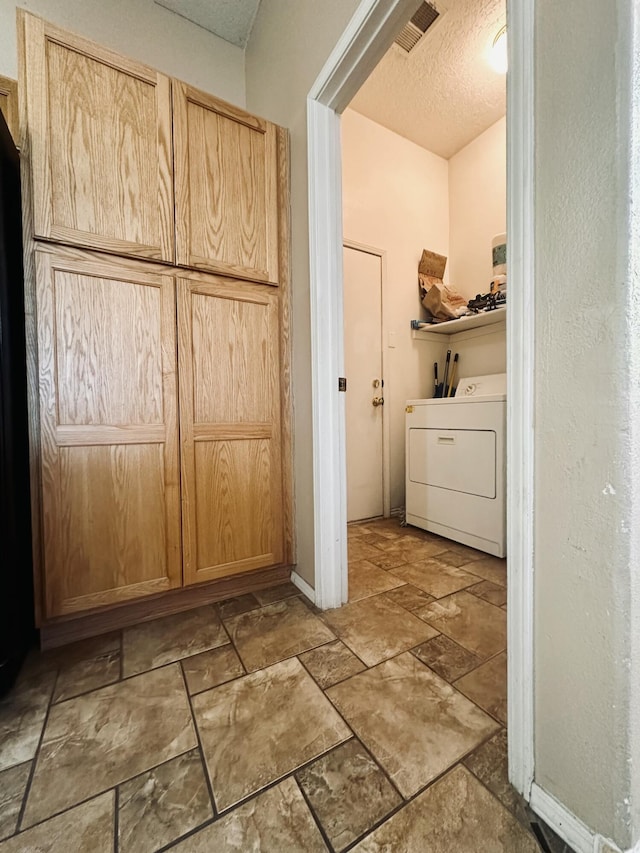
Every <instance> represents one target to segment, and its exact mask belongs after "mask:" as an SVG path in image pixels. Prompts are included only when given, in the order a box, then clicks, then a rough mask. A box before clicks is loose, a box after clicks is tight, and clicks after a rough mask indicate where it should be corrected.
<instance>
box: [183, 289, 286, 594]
mask: <svg viewBox="0 0 640 853" xmlns="http://www.w3.org/2000/svg"><path fill="white" fill-rule="evenodd" d="M178 366H179V376H180V423H181V459H182V502H183V552H184V580H185V583H198V582H200V581H205V580H211V579H213V578H217V577H224V576H227V575H232V574H235V573H237V572H241V571H245V570H248V569H257V568H262V567H264V566H270V565H275V564H278V563H280V562H281V561H282V556H283V534H282V468H281V448H280V385H279V339H278V295H277V293H275V292H274V291H271V290H269V289H268V288H265V287H260V286H256V285H251V284H247V283H239V282H234V281H232V280H230V279H221V278H215V279H214V278H213V277H212V278H211V279H209V280H208V281H207V282H203V281H201V280H198V281H195V280H189V279H186V278H184V279H179V280H178Z"/></svg>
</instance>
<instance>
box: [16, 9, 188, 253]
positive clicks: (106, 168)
mask: <svg viewBox="0 0 640 853" xmlns="http://www.w3.org/2000/svg"><path fill="white" fill-rule="evenodd" d="M20 20H21V21H22V24H23V27H24V50H25V53H26V75H27V80H26V81H25V82H26V93H27V102H26V109H27V121H28V129H29V156H30V161H31V168H32V179H33V226H34V236H35V237H37V238H38V237H39V238H43V239H46V240H53V241H56V242H60V243H70V244H73V245H79V246H83V247H86V248H92V249H99V250H101V251H104V252H114V253H116V254H120V255H130V256H134V257H143V258H150V259H155V260H161V261H167V262H169V263H173V260H174V239H173V237H174V235H173V175H172V161H171V81H170V79H169V78H168V77H166V76H165V75H164V74H160V73H158V72H157V71H154V70H153V69H151V68H147V67H146V66H144V65H141V64H140V63H138V62H133V61H132V60H129V59H126V58H125V57H123V56H120V55H119V54H116V53H114V52H113V51H110V50H107V49H106V48H102V47H99V46H98V45H96V44H94V43H93V42H90V41H87V40H86V39H82V38H80V37H78V36H74V35H71V34H70V33H68V32H66V31H64V30H60V29H59V28H58V27H55V26H52V25H51V24H48V23H46V22H45V21H43V20H42V19H40V18H36V17H34V16H32V15H23V16H21V19H20Z"/></svg>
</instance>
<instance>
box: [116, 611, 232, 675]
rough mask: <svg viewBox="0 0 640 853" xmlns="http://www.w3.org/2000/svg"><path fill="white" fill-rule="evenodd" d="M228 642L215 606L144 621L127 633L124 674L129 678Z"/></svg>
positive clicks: (124, 646) (124, 641) (124, 648)
mask: <svg viewBox="0 0 640 853" xmlns="http://www.w3.org/2000/svg"><path fill="white" fill-rule="evenodd" d="M228 642H229V638H228V637H227V635H226V633H225V630H224V628H223V627H222V623H221V622H220V619H219V617H218V614H217V613H216V609H215V607H214V606H213V605H212V604H208V605H206V606H205V607H198V609H197V610H188V611H187V612H185V613H174V614H172V615H171V616H163V617H162V619H154V620H153V621H152V622H142V623H141V624H140V625H134V626H133V627H132V628H125V630H124V631H123V634H122V653H123V663H122V670H123V675H124V677H125V678H126V677H127V676H129V675H135V674H136V673H138V672H145V671H146V670H148V669H153V668H154V667H157V666H163V665H164V664H165V663H171V662H172V661H176V660H180V658H186V657H188V656H189V655H197V654H199V653H200V652H205V651H207V649H215V648H217V647H218V646H222V645H224V644H225V643H228Z"/></svg>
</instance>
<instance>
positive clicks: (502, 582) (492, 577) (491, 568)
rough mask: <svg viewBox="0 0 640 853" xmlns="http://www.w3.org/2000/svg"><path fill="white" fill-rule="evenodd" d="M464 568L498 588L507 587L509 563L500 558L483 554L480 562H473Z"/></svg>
mask: <svg viewBox="0 0 640 853" xmlns="http://www.w3.org/2000/svg"><path fill="white" fill-rule="evenodd" d="M464 568H465V569H466V570H467V571H469V572H473V574H474V575H478V577H479V578H484V579H485V580H486V581H490V582H491V583H495V584H497V585H498V586H506V585H507V561H506V560H501V559H500V558H499V557H492V556H490V555H488V554H483V555H482V557H481V559H480V560H478V559H474V560H473V562H470V563H465V565H464Z"/></svg>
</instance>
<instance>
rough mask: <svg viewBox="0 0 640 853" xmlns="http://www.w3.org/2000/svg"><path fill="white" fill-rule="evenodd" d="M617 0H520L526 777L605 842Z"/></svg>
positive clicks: (623, 132)
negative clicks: (531, 633) (528, 65)
mask: <svg viewBox="0 0 640 853" xmlns="http://www.w3.org/2000/svg"><path fill="white" fill-rule="evenodd" d="M634 7H635V4H633V3H624V2H620V3H606V4H598V3H590V4H589V12H588V14H585V4H584V0H567V2H564V3H557V2H556V0H536V124H535V126H536V164H535V167H536V179H535V196H536V268H537V269H536V282H535V287H536V294H535V300H536V313H535V322H536V436H535V447H536V468H535V478H536V506H535V513H536V514H535V596H536V598H535V693H536V720H535V757H536V771H535V775H536V782H537V783H538V784H539V785H541V786H542V787H543V788H544V789H545V790H547V791H548V792H550V793H551V794H553V795H554V796H555V797H556V798H558V799H559V800H560V801H561V802H562V803H564V804H565V805H566V806H567V807H568V808H569V809H570V810H571V811H572V812H573V813H574V814H576V815H577V816H578V817H579V818H581V819H582V820H583V821H584V822H585V823H586V824H587V825H588V826H590V827H591V828H593V829H595V830H597V831H599V832H600V833H602V834H604V835H605V836H610V837H613V838H614V840H615V841H616V842H617V843H618V845H619V846H620V847H621V848H622V849H626V848H627V847H629V846H631V844H632V843H633V842H634V841H637V840H638V831H639V826H638V807H639V803H638V794H639V793H640V791H639V790H638V783H637V780H638V769H637V762H638V761H639V760H640V754H638V747H639V746H640V744H639V743H638V727H639V725H640V708H639V707H638V706H637V704H636V705H635V707H634V706H633V703H632V701H631V696H632V694H633V692H634V691H635V693H636V694H637V692H638V675H637V666H638V659H637V645H636V656H634V655H633V654H632V638H633V636H634V635H635V638H636V641H635V642H636V643H637V638H638V630H639V629H638V619H639V618H640V602H639V601H638V590H637V587H638V581H637V580H636V576H637V573H638V568H639V567H638V563H637V554H638V539H639V536H640V530H639V524H638V502H637V497H636V495H637V485H636V486H634V480H635V481H636V482H637V481H638V467H639V458H638V457H639V450H638V446H637V443H634V442H633V441H632V440H631V435H632V432H631V430H632V429H634V428H635V427H633V421H632V416H633V415H634V414H635V416H636V418H637V417H638V412H639V411H640V408H639V406H638V398H639V396H640V395H639V389H638V376H637V374H636V375H634V371H633V362H632V360H631V355H632V354H633V353H634V352H636V350H637V344H634V341H636V340H637V335H638V332H637V327H636V328H635V329H634V328H633V325H632V322H631V318H632V317H633V316H635V318H636V320H637V316H638V305H637V281H636V282H634V280H633V278H631V277H630V275H629V273H628V269H627V257H628V252H629V230H628V222H629V212H628V209H627V205H628V201H627V199H628V193H629V182H628V170H629V162H630V155H629V153H628V150H627V149H628V146H629V144H630V127H629V125H628V124H627V122H628V120H629V118H628V111H629V103H628V100H627V95H628V93H627V84H628V81H629V80H630V79H631V69H632V63H631V48H630V44H629V34H630V33H631V32H632V31H633V26H632V24H633V16H634V14H636V15H637V10H635V8H634ZM638 73H639V70H638V69H637V68H636V75H637V74H638ZM636 82H637V81H636ZM637 91H638V90H637V88H636V90H635V102H636V106H637V103H638V95H637ZM636 115H637V113H636ZM636 144H637V143H636ZM636 157H637V154H636ZM634 240H635V241H636V243H637V240H638V235H637V233H636V234H635V237H634ZM636 278H637V273H636ZM634 292H635V297H634V296H633V294H634ZM636 363H637V359H636ZM633 747H635V749H636V754H635V755H633V753H632V748H633ZM634 776H635V780H634ZM634 822H635V826H634Z"/></svg>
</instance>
